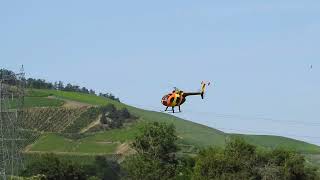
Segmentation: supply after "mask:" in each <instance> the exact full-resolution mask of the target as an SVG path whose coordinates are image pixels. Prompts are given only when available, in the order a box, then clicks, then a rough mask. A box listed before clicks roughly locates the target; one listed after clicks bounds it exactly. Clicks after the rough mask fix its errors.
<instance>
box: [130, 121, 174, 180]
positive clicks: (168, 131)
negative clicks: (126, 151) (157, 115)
mask: <svg viewBox="0 0 320 180" xmlns="http://www.w3.org/2000/svg"><path fill="white" fill-rule="evenodd" d="M176 141H177V136H176V131H175V127H174V126H173V125H172V124H171V125H168V124H165V123H158V122H153V123H147V124H146V125H145V126H144V127H143V128H142V129H141V134H140V135H138V136H137V137H136V138H135V140H134V142H133V143H132V147H133V149H134V150H135V151H136V152H137V154H136V155H133V156H131V157H130V158H128V159H127V160H126V161H125V165H124V166H125V169H126V170H127V173H128V177H129V178H130V179H173V178H174V177H175V176H176V170H177V165H178V161H177V158H176V152H177V150H178V147H177V145H176Z"/></svg>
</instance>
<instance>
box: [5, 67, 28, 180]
mask: <svg viewBox="0 0 320 180" xmlns="http://www.w3.org/2000/svg"><path fill="white" fill-rule="evenodd" d="M24 75H25V74H24V69H23V66H22V67H21V69H20V73H18V74H15V73H12V72H11V71H7V70H4V69H0V179H4V180H6V179H10V178H9V177H10V176H16V175H18V173H19V171H20V170H21V169H22V168H23V162H22V154H21V153H22V151H23V147H24V139H23V133H22V128H21V122H22V120H23V116H24V115H23V106H24V88H25V85H24V84H25V78H24Z"/></svg>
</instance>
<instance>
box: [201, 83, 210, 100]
mask: <svg viewBox="0 0 320 180" xmlns="http://www.w3.org/2000/svg"><path fill="white" fill-rule="evenodd" d="M207 86H210V82H205V81H202V82H201V91H200V92H201V98H202V99H203V98H204V93H205V91H206V87H207Z"/></svg>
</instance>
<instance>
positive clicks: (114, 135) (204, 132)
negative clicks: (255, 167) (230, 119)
mask: <svg viewBox="0 0 320 180" xmlns="http://www.w3.org/2000/svg"><path fill="white" fill-rule="evenodd" d="M27 94H28V96H29V98H27V99H26V106H28V107H38V105H39V102H41V106H43V105H45V106H49V107H50V106H51V107H52V106H53V107H57V106H66V105H67V104H68V103H69V104H70V103H71V104H72V103H73V104H75V105H76V106H77V103H80V105H81V106H88V107H90V106H91V107H97V106H102V105H107V104H109V103H111V104H114V105H115V106H116V107H117V108H127V109H128V110H129V111H130V113H132V114H134V115H135V116H137V117H139V119H138V120H137V121H136V122H135V123H131V124H128V125H126V126H125V127H124V128H121V129H113V130H108V131H102V132H96V133H83V134H81V135H80V136H79V137H76V138H75V137H73V136H68V135H66V134H64V133H63V131H59V130H56V131H53V132H48V131H44V132H42V135H41V137H40V138H39V139H37V140H36V141H35V142H34V143H33V144H31V145H29V146H28V147H27V148H26V153H28V154H37V153H38V154H41V153H46V152H54V153H57V154H62V155H68V154H69V155H79V156H80V155H83V156H85V155H98V154H119V153H124V152H125V150H126V148H127V147H128V146H127V144H128V143H129V142H130V141H131V140H132V139H133V138H134V136H135V135H136V134H137V133H138V132H139V131H138V130H139V127H140V126H141V125H142V124H143V122H148V121H158V122H167V123H172V124H174V125H175V127H176V129H177V133H178V137H179V144H181V147H186V148H183V149H184V151H186V152H188V151H189V150H190V149H192V148H193V149H194V148H202V147H207V146H224V144H225V141H226V140H227V139H228V138H229V137H232V136H241V137H243V138H244V139H245V140H247V141H248V142H249V143H252V144H254V145H257V146H258V147H260V148H267V149H271V148H276V147H282V148H287V149H292V150H296V151H299V152H301V153H304V154H313V155H319V154H320V147H319V146H316V145H313V144H309V143H306V142H302V141H298V140H294V139H290V138H285V137H279V136H262V135H239V134H228V133H224V132H222V131H219V130H216V129H214V128H210V127H207V126H204V125H200V124H197V123H193V122H190V121H186V120H183V119H181V118H178V117H175V116H172V115H169V114H165V113H160V112H154V111H146V110H143V109H139V108H135V107H132V106H128V105H125V104H122V103H119V102H116V101H113V100H110V99H106V98H102V97H98V96H94V95H89V94H82V93H75V92H64V91H56V90H29V91H28V93H27ZM48 97H50V98H48ZM57 102H58V103H57ZM75 108H79V107H75ZM79 119H81V118H79ZM82 119H83V118H82ZM60 121H61V119H60ZM60 121H59V122H60ZM69 121H71V120H70V119H69ZM91 121H94V119H91ZM72 122H73V123H75V124H77V122H80V121H77V119H76V118H74V119H72ZM60 123H61V124H63V123H62V122H60ZM89 123H90V122H87V123H86V124H85V125H88V124H89ZM78 129H79V128H78ZM188 147H190V148H188ZM191 151H192V150H191ZM314 157H318V156H314Z"/></svg>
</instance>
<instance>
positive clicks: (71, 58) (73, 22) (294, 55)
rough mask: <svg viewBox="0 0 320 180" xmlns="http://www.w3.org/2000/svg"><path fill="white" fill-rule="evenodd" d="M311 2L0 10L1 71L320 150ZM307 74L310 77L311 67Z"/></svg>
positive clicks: (71, 4) (319, 73) (318, 69)
mask: <svg viewBox="0 0 320 180" xmlns="http://www.w3.org/2000/svg"><path fill="white" fill-rule="evenodd" d="M319 5H320V2H319V1H292V0H290V1H281V2H280V1H275V0H274V1H263V2H262V1H241V2H240V1H219V2H218V1H209V0H208V1H181V0H179V1H178V0H177V1H157V2H156V1H58V0H57V1H40V0H39V1H6V2H4V1H2V2H1V3H0V25H1V26H0V27H1V28H0V61H1V66H2V67H4V68H8V69H12V70H18V69H19V66H20V65H21V64H24V65H25V70H26V72H27V75H28V76H30V77H37V78H44V79H47V80H50V81H55V80H62V81H64V82H71V83H75V84H79V85H81V86H86V87H89V88H94V89H96V90H97V91H104V92H112V93H114V94H116V95H117V96H119V97H120V98H121V99H122V101H123V102H125V103H127V104H130V105H135V106H138V107H142V108H146V109H150V110H155V111H160V110H162V109H163V108H164V107H162V106H161V104H160V100H161V97H162V96H163V95H164V94H166V93H167V92H168V91H171V90H172V87H174V86H176V87H179V88H180V89H183V90H197V89H199V88H200V82H201V81H202V80H208V81H211V82H213V84H214V85H213V86H211V87H210V88H209V89H208V93H207V96H206V99H205V100H201V99H200V98H198V97H190V98H189V99H188V101H187V103H186V104H185V105H184V106H183V113H180V114H179V115H178V116H180V117H183V118H186V119H189V120H193V121H195V122H199V123H203V124H206V125H209V126H211V127H215V128H218V129H221V130H223V131H226V132H240V133H251V134H252V133H253V134H274V135H283V136H288V137H292V138H297V139H301V140H306V141H308V142H312V143H316V144H319V145H320V132H319V128H320V112H319V107H320V94H319V93H320V79H319V77H320V61H319V58H320V54H319V49H320V44H319V42H320V35H319V32H320V20H319V19H320V12H319V8H320V6H319ZM311 64H312V65H313V69H310V68H309V67H310V65H311Z"/></svg>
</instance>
